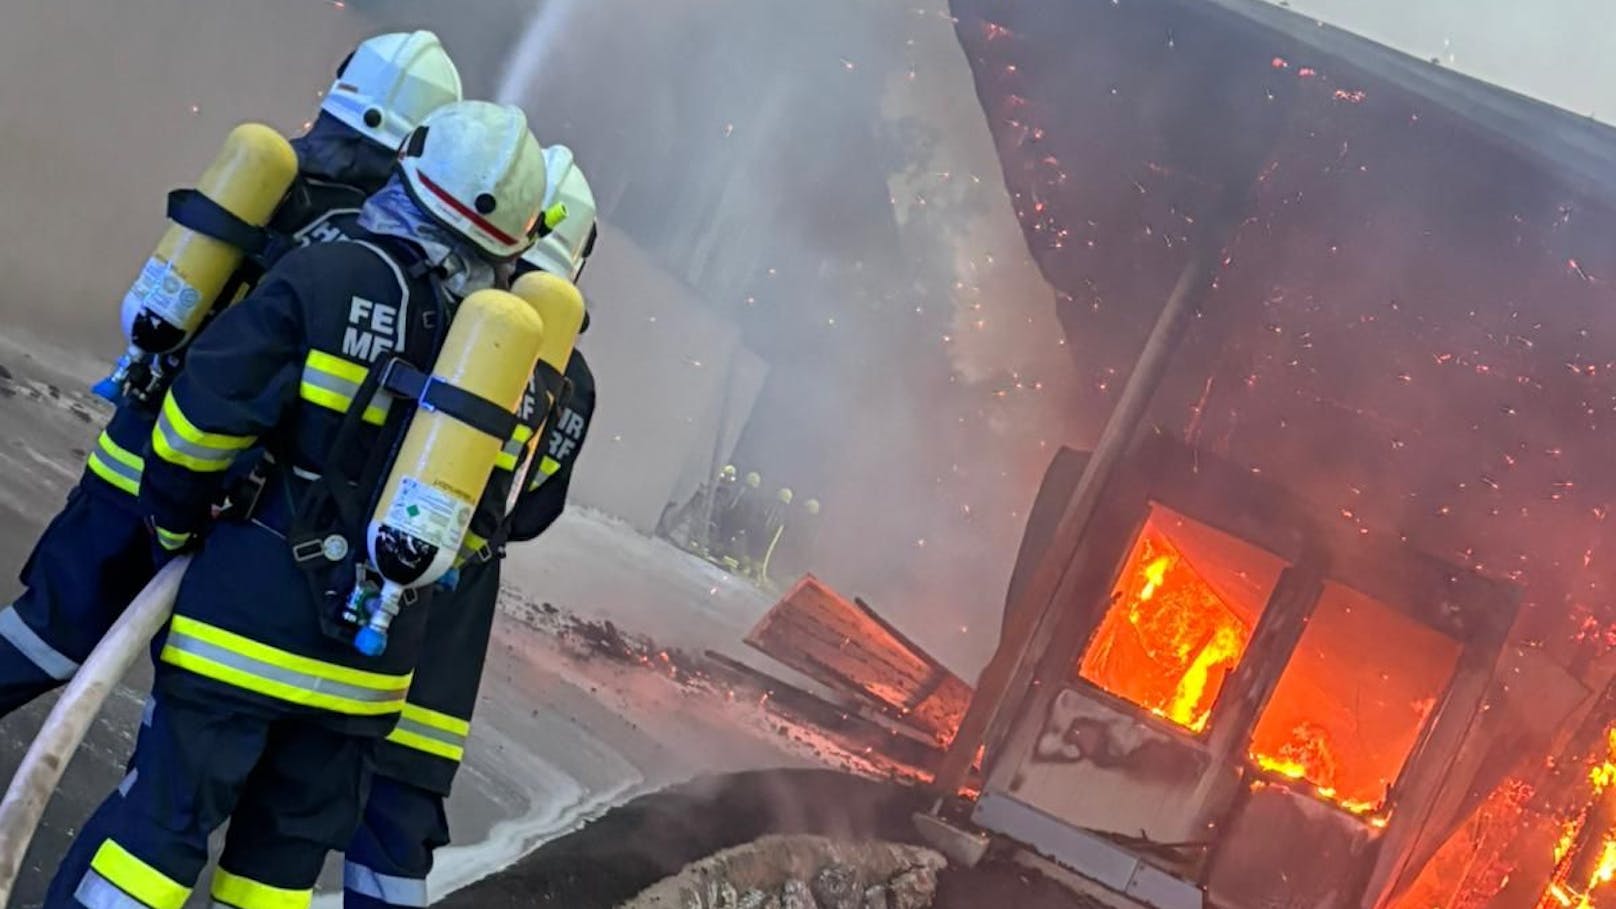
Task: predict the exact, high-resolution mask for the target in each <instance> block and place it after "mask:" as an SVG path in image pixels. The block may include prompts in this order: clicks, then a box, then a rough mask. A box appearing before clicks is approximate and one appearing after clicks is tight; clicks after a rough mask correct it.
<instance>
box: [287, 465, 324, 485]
mask: <svg viewBox="0 0 1616 909" xmlns="http://www.w3.org/2000/svg"><path fill="white" fill-rule="evenodd" d="M292 476H294V477H297V478H298V479H299V480H308V481H309V482H310V483H314V482H318V481H319V479H320V475H319V474H317V473H315V472H314V471H312V470H304V469H303V468H301V467H293V468H292Z"/></svg>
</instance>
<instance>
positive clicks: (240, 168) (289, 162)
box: [123, 123, 297, 358]
mask: <svg viewBox="0 0 1616 909" xmlns="http://www.w3.org/2000/svg"><path fill="white" fill-rule="evenodd" d="M296 177H297V154H296V153H295V152H294V151H292V146H291V144H290V143H288V142H287V141H286V139H285V137H283V136H282V135H281V134H280V133H277V132H276V131H274V130H273V129H270V128H269V127H267V126H263V125H261V124H257V123H244V124H242V125H241V126H238V127H236V128H235V129H233V130H231V131H230V135H229V136H228V137H226V139H225V142H224V147H223V148H221V149H220V150H219V155H218V157H216V158H214V159H213V163H212V164H211V165H209V166H208V169H207V171H206V172H205V173H203V174H202V180H201V181H200V182H199V183H198V184H197V187H196V188H197V191H199V192H200V193H202V195H204V196H207V197H208V198H209V199H211V200H213V201H214V202H216V203H218V204H219V205H220V206H222V207H223V208H225V209H226V210H227V211H229V212H230V213H231V214H233V215H235V216H236V217H237V218H240V219H241V220H242V221H245V222H246V223H248V224H250V225H252V226H254V227H263V226H264V225H266V224H268V223H269V219H270V218H271V217H273V216H274V214H275V209H276V208H278V207H279V206H280V203H281V199H282V198H284V197H285V196H286V191H287V190H288V189H290V188H291V186H292V181H293V180H294V179H295V178H296ZM244 257H245V253H243V252H242V251H241V250H239V249H237V248H235V247H234V246H231V245H230V244H228V243H225V242H224V241H222V240H216V239H214V238H212V237H206V236H203V235H201V234H199V233H197V232H196V231H193V230H190V229H189V228H185V227H181V226H180V225H178V224H172V223H171V224H169V226H168V231H167V232H166V233H164V234H163V239H162V242H161V243H159V244H158V245H157V251H156V252H155V253H153V254H152V257H151V258H150V259H148V260H147V261H146V265H145V267H144V268H142V269H141V270H140V277H139V278H137V279H136V280H135V284H134V286H133V287H131V288H130V289H129V293H128V294H127V295H125V297H124V303H123V321H124V326H123V327H124V333H125V335H126V336H127V337H128V339H129V345H130V354H131V355H132V356H134V357H137V358H138V357H139V356H141V355H144V354H160V353H168V352H169V351H172V350H176V349H178V348H179V347H181V346H182V345H184V344H185V343H186V342H187V341H189V340H190V339H191V335H192V334H194V333H195V332H196V330H197V328H198V327H200V326H201V324H202V320H203V319H204V318H205V317H206V316H207V314H208V311H209V310H210V309H211V308H212V307H213V304H214V301H215V300H217V299H218V297H219V293H220V292H221V291H222V290H223V289H224V286H225V283H226V282H227V281H229V280H230V276H231V275H232V274H234V273H235V271H236V269H237V268H239V267H240V266H241V262H242V259H243V258H244Z"/></svg>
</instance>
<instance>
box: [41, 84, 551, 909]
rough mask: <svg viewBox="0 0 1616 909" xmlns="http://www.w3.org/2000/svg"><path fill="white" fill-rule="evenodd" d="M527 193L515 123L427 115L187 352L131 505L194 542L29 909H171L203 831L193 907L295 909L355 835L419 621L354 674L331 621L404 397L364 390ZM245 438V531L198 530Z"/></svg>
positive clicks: (431, 353) (170, 534)
mask: <svg viewBox="0 0 1616 909" xmlns="http://www.w3.org/2000/svg"><path fill="white" fill-rule="evenodd" d="M544 173H545V164H544V157H543V154H542V152H541V150H540V148H539V145H538V142H537V141H536V140H535V139H534V137H533V135H532V133H531V132H529V130H528V127H527V120H526V117H525V116H523V114H522V112H521V111H520V110H518V109H517V108H514V107H507V106H501V105H494V104H486V103H482V102H473V101H464V102H458V103H455V104H450V105H447V106H445V107H442V108H439V109H438V110H436V111H434V112H433V113H432V114H430V115H428V116H427V117H426V118H425V119H424V120H423V121H422V122H421V124H420V125H419V126H418V127H417V128H416V129H415V130H414V131H412V132H411V133H410V134H409V136H408V137H407V138H406V139H405V141H404V143H403V144H402V146H401V148H400V152H399V158H398V163H397V165H396V168H395V173H394V175H393V177H392V178H390V179H389V181H388V182H387V184H386V185H385V186H384V187H383V188H382V189H381V190H380V191H379V192H377V193H376V194H375V195H373V196H371V197H370V198H369V199H368V200H366V202H365V204H364V208H363V210H362V212H361V214H360V216H359V218H358V220H357V226H356V227H355V229H354V232H353V234H352V236H351V239H349V240H347V241H339V242H333V243H323V244H316V245H311V246H309V247H306V248H303V249H299V250H295V251H293V252H291V253H289V254H288V255H286V256H285V257H284V258H283V259H281V260H280V261H279V262H278V263H277V264H276V265H275V266H274V268H273V269H271V270H270V272H269V273H268V274H267V275H265V277H264V279H263V281H262V282H261V283H260V284H259V285H258V287H257V289H256V290H255V291H254V292H253V293H252V294H251V295H249V296H248V297H247V298H246V299H244V300H243V301H241V302H240V303H237V304H235V305H234V306H231V307H229V308H228V309H226V310H224V311H223V312H222V313H220V315H219V316H218V317H217V318H216V319H215V320H214V322H213V324H212V325H210V326H209V327H208V329H207V331H205V332H204V333H203V334H202V336H201V337H199V338H198V339H197V341H196V342H195V343H194V344H193V345H192V347H191V349H190V350H189V352H188V354H187V358H186V364H185V369H184V371H183V372H181V374H180V376H179V377H178V379H177V380H176V381H175V383H174V385H173V387H172V388H171V389H170V390H169V393H168V396H167V397H166V398H165V399H164V401H163V405H162V412H161V416H160V419H159V421H158V423H157V426H156V428H155V429H154V430H153V432H152V437H151V442H150V444H149V446H148V448H147V451H148V454H147V457H146V470H145V476H144V478H143V479H142V483H141V488H140V503H141V507H142V510H143V512H144V513H145V515H146V516H147V520H148V522H149V524H150V526H151V527H152V529H153V532H154V534H156V535H158V536H159V538H161V539H164V540H167V541H171V543H173V544H178V545H177V546H176V548H177V549H185V548H191V547H194V546H195V545H196V543H197V542H198V534H200V533H202V532H203V531H204V530H206V531H207V537H206V541H205V545H201V547H200V549H198V550H197V552H196V555H195V557H194V561H193V562H192V563H191V566H190V570H189V571H188V572H187V574H186V577H185V579H184V582H183V583H182V584H181V586H180V589H179V594H178V597H177V600H176V603H175V609H174V616H173V618H172V620H171V621H170V623H169V624H168V626H167V627H166V628H165V629H164V631H163V632H162V633H161V634H159V636H158V638H157V639H156V640H155V641H154V642H153V650H154V653H155V655H156V659H155V664H156V665H155V672H154V678H153V685H152V697H153V700H154V707H153V709H152V713H151V719H150V722H149V723H148V724H147V725H145V726H144V727H143V728H142V729H141V732H140V735H139V739H138V741H137V743H136V748H135V755H134V758H133V761H132V769H131V771H130V773H129V775H128V777H127V778H126V779H125V782H124V785H123V786H121V787H120V791H119V793H115V794H114V795H113V796H111V797H109V798H108V799H107V800H106V801H105V802H103V803H102V805H101V807H100V808H99V809H98V810H97V812H96V813H95V815H94V816H93V817H92V818H91V819H90V821H89V822H88V823H87V824H86V826H85V828H84V829H83V830H82V831H81V832H80V834H79V836H78V837H77V839H76V840H75V841H74V843H73V846H72V847H71V848H70V850H69V852H68V855H67V857H66V859H65V860H64V861H63V863H62V865H61V866H60V867H59V868H58V870H57V874H56V878H55V879H54V880H53V882H52V884H51V891H50V894H49V897H48V900H47V903H46V905H47V906H48V907H52V909H55V907H64V906H73V905H84V906H91V907H99V906H116V907H131V909H138V907H143V906H144V907H151V909H169V907H172V909H178V907H179V906H180V905H181V904H182V903H184V902H185V900H186V899H187V896H188V893H189V891H190V888H191V887H192V886H193V885H194V883H195V882H196V880H197V878H198V876H199V875H200V873H201V872H202V870H203V867H204V866H205V865H206V863H207V858H208V851H207V847H208V836H209V834H210V833H212V832H213V831H214V830H215V829H217V828H218V827H219V826H220V825H221V824H223V823H224V822H225V820H226V819H231V820H232V823H231V825H230V831H229V835H228V836H227V838H226V841H225V847H224V852H223V854H222V855H221V857H220V860H219V868H218V870H217V871H216V873H215V874H214V876H213V889H212V896H213V900H214V902H215V904H217V905H224V906H231V907H255V906H276V907H281V906H287V907H295V906H307V905H308V903H309V900H310V899H311V898H312V892H313V887H314V883H315V879H316V878H317V877H318V875H319V872H320V867H321V865H322V864H323V862H324V859H325V856H326V854H327V852H328V851H330V850H333V849H336V850H340V849H343V848H344V847H346V846H347V844H348V842H349V839H350V838H351V837H352V835H353V833H354V830H355V829H356V828H357V826H358V823H359V818H360V813H361V810H362V807H363V797H364V792H365V791H366V790H367V788H368V783H369V779H368V775H369V764H370V760H371V758H372V754H373V751H374V747H375V745H376V743H378V742H379V741H380V740H381V739H382V738H383V737H384V736H386V735H387V734H388V733H389V732H390V731H391V730H392V729H393V727H394V725H395V724H396V723H397V722H398V719H399V714H400V712H401V711H402V709H403V706H404V700H405V693H406V691H407V690H408V689H409V686H410V680H411V674H412V672H413V670H414V668H415V663H416V660H417V657H418V655H419V653H420V649H421V646H422V636H423V630H424V627H425V624H426V622H425V620H426V617H427V607H428V606H429V603H428V602H427V601H426V600H425V598H419V599H417V600H416V601H415V602H410V603H406V604H405V608H404V609H403V611H402V613H401V614H400V615H398V617H397V618H396V620H395V621H394V622H393V623H392V626H391V629H390V637H389V640H388V646H387V648H386V650H385V652H384V653H382V654H381V655H378V656H374V657H372V656H365V655H363V654H361V653H360V652H359V650H358V648H357V642H356V640H355V636H354V629H353V627H352V626H351V625H349V626H345V625H344V624H343V622H344V619H345V616H344V614H343V613H342V612H341V610H340V608H339V607H340V606H341V605H342V603H344V602H346V600H347V593H348V592H349V591H351V590H352V589H353V588H354V583H355V580H356V577H357V572H358V570H359V565H358V562H357V560H358V559H359V558H361V557H362V553H363V551H364V549H363V541H364V533H365V523H366V521H367V519H368V517H369V515H368V514H367V513H362V512H361V513H358V514H357V515H356V514H355V512H354V510H353V509H352V508H350V507H349V506H351V505H352V504H353V502H354V501H358V502H370V501H372V500H374V499H375V498H376V497H377V496H378V494H379V493H380V491H381V490H380V486H381V483H380V481H379V478H380V477H381V476H383V475H384V472H385V470H386V469H387V466H388V462H389V461H390V460H391V452H392V451H394V450H395V449H396V446H397V445H398V443H399V442H400V440H401V439H402V437H403V435H404V432H405V429H406V427H407V425H408V423H409V421H410V419H411V418H412V415H413V413H414V412H415V408H414V407H413V403H414V398H413V396H409V397H407V396H405V394H404V393H399V394H388V393H378V389H391V388H393V387H394V386H393V385H391V384H389V382H390V380H389V382H384V381H382V379H383V377H385V376H393V375H395V374H397V373H398V372H399V370H397V369H396V368H395V367H396V365H397V364H395V363H394V361H395V360H396V361H399V362H402V363H406V364H408V365H409V366H410V367H412V368H413V372H414V374H416V375H419V374H421V373H424V372H426V371H428V370H430V369H431V367H432V364H433V363H434V361H435V360H436V359H437V357H438V353H439V349H440V348H441V347H442V345H443V343H444V339H445V336H446V334H447V333H448V328H449V321H450V319H451V318H452V316H453V313H454V309H453V308H454V306H455V305H456V303H457V302H458V300H460V299H462V298H464V297H466V296H469V295H470V294H472V293H474V292H475V291H477V290H479V289H482V288H486V287H490V286H492V285H493V284H494V282H495V279H496V277H497V274H498V269H499V268H501V267H502V266H503V265H505V264H507V263H509V262H510V261H511V260H513V259H515V258H516V257H517V256H519V255H521V254H522V253H523V252H525V251H526V250H527V249H528V247H530V246H531V245H532V243H533V241H534V240H535V239H536V238H537V236H538V234H539V233H540V231H541V224H542V219H541V214H542V207H543V202H544V193H545V176H544ZM523 368H524V369H525V368H526V366H525V365H524V367H523ZM431 391H432V390H431V389H426V390H424V391H421V392H420V394H421V396H422V397H423V398H424V397H425V396H426V395H427V394H429V393H431ZM434 400H435V401H441V402H443V403H444V405H445V407H448V406H450V405H451V404H452V402H453V399H452V397H443V396H438V397H435V398H434ZM483 403H484V404H486V403H487V402H483ZM422 412H423V413H424V412H425V411H422ZM260 440H261V441H262V443H263V445H264V446H265V448H266V450H267V451H268V452H269V454H270V455H272V456H273V458H274V467H273V473H272V474H271V475H270V477H269V478H268V485H267V487H266V489H265V491H264V494H263V495H262V496H261V497H260V500H259V503H258V505H257V508H256V511H255V512H254V513H253V514H251V515H250V519H237V520H224V521H218V522H216V523H213V524H212V525H211V527H210V526H209V508H210V503H211V502H212V501H213V500H214V498H215V496H216V494H217V487H218V484H219V478H220V477H221V476H222V474H223V473H224V471H225V470H226V469H227V468H228V466H229V464H230V462H231V460H232V459H233V457H234V456H235V455H236V454H237V453H239V452H241V451H243V450H245V449H247V448H249V447H250V446H252V445H254V444H256V443H258V442H259V441H260ZM355 522H357V526H355ZM309 539H313V540H315V541H316V544H315V545H314V546H312V547H311V546H308V545H306V543H305V542H304V541H306V540H309ZM294 541H297V542H295V543H294Z"/></svg>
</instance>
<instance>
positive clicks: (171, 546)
mask: <svg viewBox="0 0 1616 909" xmlns="http://www.w3.org/2000/svg"><path fill="white" fill-rule="evenodd" d="M153 529H154V530H156V531H157V542H158V543H160V544H162V547H163V548H164V549H167V550H168V551H170V552H173V551H174V550H176V549H180V548H182V547H183V546H184V545H185V544H186V543H189V542H191V535H190V534H188V533H175V532H174V531H172V530H164V529H163V528H161V527H155V526H154V527H153Z"/></svg>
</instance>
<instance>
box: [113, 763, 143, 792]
mask: <svg viewBox="0 0 1616 909" xmlns="http://www.w3.org/2000/svg"><path fill="white" fill-rule="evenodd" d="M138 779H140V768H138V767H136V768H135V769H134V770H131V771H129V772H128V773H126V774H124V778H123V782H121V783H119V784H118V794H119V795H123V796H127V795H128V794H129V790H131V789H133V788H135V781H136V780H138Z"/></svg>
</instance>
